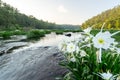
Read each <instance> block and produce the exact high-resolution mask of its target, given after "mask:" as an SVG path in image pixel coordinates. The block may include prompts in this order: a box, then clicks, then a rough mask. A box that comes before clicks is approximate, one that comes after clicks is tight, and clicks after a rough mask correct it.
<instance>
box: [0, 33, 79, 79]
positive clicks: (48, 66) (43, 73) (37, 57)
mask: <svg viewBox="0 0 120 80" xmlns="http://www.w3.org/2000/svg"><path fill="white" fill-rule="evenodd" d="M77 36H78V34H73V36H72V37H71V38H75V37H77ZM69 39H70V38H69V37H67V36H64V35H56V34H55V33H51V34H48V35H46V37H44V38H42V39H41V40H40V41H37V42H35V43H27V46H24V47H21V48H19V49H16V50H14V51H13V52H11V53H9V54H4V55H2V56H0V80H54V78H53V77H56V76H59V75H62V74H63V73H64V71H65V70H64V69H62V68H61V67H60V66H59V65H58V62H59V60H61V59H63V57H62V55H61V54H60V51H59V50H58V48H57V47H56V46H57V45H58V44H59V43H60V42H61V41H63V40H69Z"/></svg>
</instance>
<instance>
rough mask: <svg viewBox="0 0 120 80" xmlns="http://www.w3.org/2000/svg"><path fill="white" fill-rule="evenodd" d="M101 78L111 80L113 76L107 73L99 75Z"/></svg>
mask: <svg viewBox="0 0 120 80" xmlns="http://www.w3.org/2000/svg"><path fill="white" fill-rule="evenodd" d="M100 75H101V77H102V78H103V79H105V80H111V78H112V76H113V74H111V73H109V71H108V72H107V73H100Z"/></svg>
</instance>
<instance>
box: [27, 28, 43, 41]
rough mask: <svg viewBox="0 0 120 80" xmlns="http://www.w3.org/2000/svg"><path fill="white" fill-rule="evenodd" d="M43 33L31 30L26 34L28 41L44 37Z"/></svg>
mask: <svg viewBox="0 0 120 80" xmlns="http://www.w3.org/2000/svg"><path fill="white" fill-rule="evenodd" d="M44 36H45V32H44V31H40V30H31V31H29V32H28V33H27V38H28V39H39V38H40V37H44Z"/></svg>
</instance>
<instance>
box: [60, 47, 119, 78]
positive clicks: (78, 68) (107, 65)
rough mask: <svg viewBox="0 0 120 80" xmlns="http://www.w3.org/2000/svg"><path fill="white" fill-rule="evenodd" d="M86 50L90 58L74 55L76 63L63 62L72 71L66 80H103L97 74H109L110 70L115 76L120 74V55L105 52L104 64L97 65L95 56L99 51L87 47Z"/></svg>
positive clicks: (103, 55) (103, 56)
mask: <svg viewBox="0 0 120 80" xmlns="http://www.w3.org/2000/svg"><path fill="white" fill-rule="evenodd" d="M85 50H86V53H87V54H88V55H89V56H85V57H80V54H75V53H74V56H75V58H76V62H72V61H69V60H66V62H65V61H64V62H61V65H62V66H64V67H66V68H67V69H68V70H69V71H70V72H69V73H68V74H69V75H68V74H66V76H65V77H64V80H102V79H101V78H100V77H98V76H97V75H96V74H95V73H98V72H101V73H102V72H107V71H108V70H109V71H110V72H112V73H113V74H115V75H116V74H120V69H119V68H120V64H119V61H120V55H118V54H113V53H110V52H109V51H107V52H105V51H104V52H103V54H102V63H97V62H96V54H95V53H96V50H97V49H94V48H87V47H86V49H85ZM66 59H67V58H66Z"/></svg>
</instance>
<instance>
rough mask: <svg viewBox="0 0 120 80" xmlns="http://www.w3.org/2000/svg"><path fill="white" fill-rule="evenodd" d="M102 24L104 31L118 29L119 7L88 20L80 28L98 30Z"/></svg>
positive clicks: (119, 19) (119, 21) (119, 26)
mask: <svg viewBox="0 0 120 80" xmlns="http://www.w3.org/2000/svg"><path fill="white" fill-rule="evenodd" d="M104 22H105V23H106V24H105V29H120V5H118V6H116V7H114V8H113V9H109V10H107V11H104V12H102V13H101V14H98V15H97V16H94V17H92V18H90V19H88V20H87V21H85V22H84V23H83V24H82V28H87V27H89V26H93V28H95V29H100V28H101V25H102V24H103V23H104Z"/></svg>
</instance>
